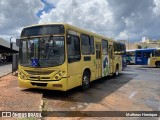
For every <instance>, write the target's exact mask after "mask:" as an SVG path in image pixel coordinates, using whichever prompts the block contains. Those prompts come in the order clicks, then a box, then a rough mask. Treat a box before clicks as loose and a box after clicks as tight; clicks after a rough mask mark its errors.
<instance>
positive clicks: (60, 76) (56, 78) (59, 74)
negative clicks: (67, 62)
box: [53, 71, 66, 80]
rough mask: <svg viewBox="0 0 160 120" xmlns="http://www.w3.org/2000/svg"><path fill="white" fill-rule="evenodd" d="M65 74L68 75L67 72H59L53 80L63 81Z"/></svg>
mask: <svg viewBox="0 0 160 120" xmlns="http://www.w3.org/2000/svg"><path fill="white" fill-rule="evenodd" d="M65 74H66V72H65V71H60V72H58V73H57V74H56V75H55V76H54V77H53V79H54V80H59V79H62V77H63V76H64V75H65Z"/></svg>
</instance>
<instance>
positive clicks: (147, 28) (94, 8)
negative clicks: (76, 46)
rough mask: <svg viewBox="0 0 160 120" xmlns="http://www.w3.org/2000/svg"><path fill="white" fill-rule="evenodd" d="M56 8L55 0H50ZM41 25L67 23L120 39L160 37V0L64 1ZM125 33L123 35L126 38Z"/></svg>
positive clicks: (43, 15)
mask: <svg viewBox="0 0 160 120" xmlns="http://www.w3.org/2000/svg"><path fill="white" fill-rule="evenodd" d="M47 1H48V2H49V3H51V4H52V2H51V0H47ZM53 4H56V7H55V8H54V9H52V10H51V11H50V12H49V13H45V12H43V14H42V15H41V16H40V20H39V23H49V22H67V23H70V24H73V25H75V26H78V27H81V28H85V29H88V30H91V31H94V32H96V33H99V34H102V35H105V36H108V37H114V38H116V39H128V34H129V37H130V39H131V41H134V40H140V39H141V38H142V37H143V36H151V37H155V38H158V37H160V35H159V33H158V31H159V29H160V24H159V16H160V2H159V0H119V1H117V0H81V1H75V0H60V1H59V2H57V1H56V3H54V2H53ZM122 33H123V34H122Z"/></svg>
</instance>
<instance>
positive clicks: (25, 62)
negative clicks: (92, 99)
mask: <svg viewBox="0 0 160 120" xmlns="http://www.w3.org/2000/svg"><path fill="white" fill-rule="evenodd" d="M114 42H115V41H114V40H111V39H109V38H107V37H104V36H101V35H98V34H96V33H92V32H89V31H87V30H83V29H80V28H78V27H75V26H72V25H69V24H66V23H51V24H41V25H32V26H28V27H25V28H24V29H23V30H22V32H21V37H20V39H19V44H20V45H19V73H18V83H19V86H20V87H24V88H40V89H48V90H60V91H67V90H69V89H71V88H74V87H77V86H81V87H82V88H83V89H87V88H88V87H89V85H90V82H91V81H93V80H96V79H98V78H102V77H105V76H109V75H116V76H118V74H119V72H120V71H121V70H122V61H121V60H119V59H122V58H120V57H119V56H118V58H117V56H116V55H114V52H115V51H114Z"/></svg>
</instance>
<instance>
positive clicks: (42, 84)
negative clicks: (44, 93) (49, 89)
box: [31, 82, 47, 87]
mask: <svg viewBox="0 0 160 120" xmlns="http://www.w3.org/2000/svg"><path fill="white" fill-rule="evenodd" d="M31 84H32V85H33V86H41V87H46V86H47V83H34V82H31Z"/></svg>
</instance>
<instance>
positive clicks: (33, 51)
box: [19, 36, 65, 67]
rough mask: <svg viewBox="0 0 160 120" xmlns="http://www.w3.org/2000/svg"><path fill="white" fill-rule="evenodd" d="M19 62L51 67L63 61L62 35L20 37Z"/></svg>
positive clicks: (33, 65) (32, 65) (30, 65)
mask: <svg viewBox="0 0 160 120" xmlns="http://www.w3.org/2000/svg"><path fill="white" fill-rule="evenodd" d="M20 44H21V45H20V46H21V47H20V50H19V52H20V64H21V65H23V66H28V67H53V66H57V65H61V64H62V63H63V62H64V53H65V52H64V37H62V36H61V37H57V36H56V37H55V36H50V37H41V38H30V39H21V43H20Z"/></svg>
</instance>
